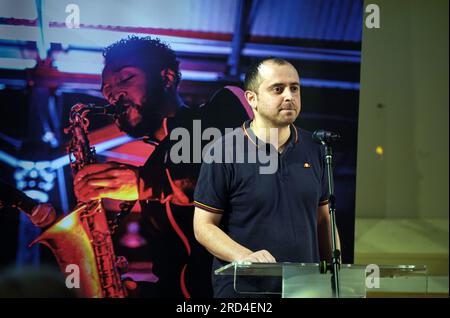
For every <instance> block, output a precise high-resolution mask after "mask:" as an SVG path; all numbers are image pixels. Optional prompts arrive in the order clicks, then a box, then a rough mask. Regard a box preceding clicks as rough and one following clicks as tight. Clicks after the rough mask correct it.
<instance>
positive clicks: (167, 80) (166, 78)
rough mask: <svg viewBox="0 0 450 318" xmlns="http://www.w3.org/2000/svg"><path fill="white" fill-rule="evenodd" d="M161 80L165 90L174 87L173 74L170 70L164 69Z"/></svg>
mask: <svg viewBox="0 0 450 318" xmlns="http://www.w3.org/2000/svg"><path fill="white" fill-rule="evenodd" d="M161 78H162V80H163V83H164V87H165V88H172V87H175V86H176V76H175V72H174V71H173V70H171V69H170V68H166V69H164V70H162V71H161Z"/></svg>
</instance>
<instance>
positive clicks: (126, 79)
mask: <svg viewBox="0 0 450 318" xmlns="http://www.w3.org/2000/svg"><path fill="white" fill-rule="evenodd" d="M133 77H134V75H129V76H126V77H125V78H123V79H122V80H121V82H122V83H124V82H126V81H129V80H130V79H132V78H133Z"/></svg>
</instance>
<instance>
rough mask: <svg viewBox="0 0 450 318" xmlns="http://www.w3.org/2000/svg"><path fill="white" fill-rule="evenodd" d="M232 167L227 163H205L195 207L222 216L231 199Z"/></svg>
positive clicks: (199, 179)
mask: <svg viewBox="0 0 450 318" xmlns="http://www.w3.org/2000/svg"><path fill="white" fill-rule="evenodd" d="M229 169H230V167H229V166H228V165H227V164H225V163H217V162H211V163H206V162H203V163H202V166H201V168H200V174H199V177H198V180H197V185H196V187H195V192H194V205H195V206H196V207H198V208H200V209H203V210H206V211H208V212H212V213H219V214H222V213H223V212H224V211H225V208H226V206H227V202H228V197H229V186H228V185H229V182H230V172H229Z"/></svg>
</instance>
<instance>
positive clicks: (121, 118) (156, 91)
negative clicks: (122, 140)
mask: <svg viewBox="0 0 450 318" xmlns="http://www.w3.org/2000/svg"><path fill="white" fill-rule="evenodd" d="M163 92H164V90H163V88H162V87H159V88H156V87H153V88H151V87H149V88H148V89H147V95H146V100H145V101H144V102H143V104H142V105H133V104H131V105H130V106H129V107H133V108H135V110H136V111H138V112H139V114H140V115H141V120H140V121H139V122H138V123H137V124H136V125H131V123H130V120H129V118H128V116H127V112H126V111H122V112H121V113H119V114H117V115H116V121H115V123H116V125H117V126H118V127H119V129H120V130H121V131H123V132H125V133H126V134H127V135H129V136H131V137H133V138H140V137H143V136H150V137H152V136H153V135H154V133H155V132H156V131H158V130H159V129H160V128H161V126H162V122H163V118H164V116H163V115H162V112H161V111H160V110H161V107H162V106H163ZM119 103H120V102H119Z"/></svg>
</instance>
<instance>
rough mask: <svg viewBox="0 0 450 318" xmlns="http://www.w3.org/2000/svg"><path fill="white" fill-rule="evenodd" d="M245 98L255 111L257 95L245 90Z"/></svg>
mask: <svg viewBox="0 0 450 318" xmlns="http://www.w3.org/2000/svg"><path fill="white" fill-rule="evenodd" d="M245 99H246V100H247V101H248V103H249V104H250V106H252V109H253V111H257V110H258V109H257V107H256V105H257V104H258V95H256V93H255V92H253V91H245Z"/></svg>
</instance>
